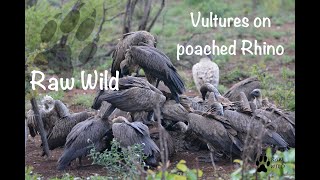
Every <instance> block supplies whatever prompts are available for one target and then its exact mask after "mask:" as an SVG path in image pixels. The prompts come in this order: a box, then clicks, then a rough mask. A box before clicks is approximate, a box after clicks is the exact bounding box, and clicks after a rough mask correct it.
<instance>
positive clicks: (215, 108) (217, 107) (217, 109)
mask: <svg viewBox="0 0 320 180" xmlns="http://www.w3.org/2000/svg"><path fill="white" fill-rule="evenodd" d="M210 111H211V112H213V113H214V114H216V115H219V116H223V115H224V112H223V106H222V104H221V103H219V102H213V103H212V104H211V106H210Z"/></svg>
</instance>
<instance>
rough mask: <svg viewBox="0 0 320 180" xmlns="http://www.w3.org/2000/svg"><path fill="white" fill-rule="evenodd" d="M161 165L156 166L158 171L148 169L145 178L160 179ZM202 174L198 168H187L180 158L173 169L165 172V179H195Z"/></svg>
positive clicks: (149, 179) (150, 179) (148, 179)
mask: <svg viewBox="0 0 320 180" xmlns="http://www.w3.org/2000/svg"><path fill="white" fill-rule="evenodd" d="M160 169H161V167H159V168H158V172H157V173H156V172H153V171H152V170H148V177H147V180H160V179H161V176H162V171H161V170H160ZM202 175H203V172H202V170H200V169H198V170H197V169H189V168H188V167H187V165H186V161H185V160H180V161H179V163H178V164H177V165H176V167H175V168H174V169H172V170H171V171H170V172H167V171H166V172H165V176H164V177H165V179H167V180H187V179H188V180H197V179H198V178H201V177H202ZM197 176H198V177H197Z"/></svg>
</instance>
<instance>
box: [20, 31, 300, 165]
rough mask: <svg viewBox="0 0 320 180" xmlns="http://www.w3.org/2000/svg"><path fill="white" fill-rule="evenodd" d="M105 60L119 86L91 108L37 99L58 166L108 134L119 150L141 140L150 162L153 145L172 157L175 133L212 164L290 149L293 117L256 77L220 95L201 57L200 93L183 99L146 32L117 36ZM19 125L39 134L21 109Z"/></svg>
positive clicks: (101, 144) (106, 141)
mask: <svg viewBox="0 0 320 180" xmlns="http://www.w3.org/2000/svg"><path fill="white" fill-rule="evenodd" d="M112 58H113V63H112V67H111V74H112V75H113V76H115V74H116V71H119V72H120V78H119V90H118V91H113V90H99V91H98V92H97V94H96V95H95V98H94V101H93V102H92V109H93V110H88V111H84V112H78V113H72V112H70V111H69V110H68V108H67V106H66V105H65V104H64V103H63V102H61V101H60V100H56V99H53V98H52V97H50V96H45V97H44V98H43V99H42V100H41V105H39V111H40V116H41V118H42V121H43V124H44V130H45V132H46V133H47V141H48V145H49V149H50V150H54V149H55V148H58V147H63V148H64V150H63V153H62V154H61V156H60V158H59V160H58V162H57V169H58V170H64V169H67V168H68V166H71V162H72V161H73V160H75V159H77V158H78V159H79V163H80V164H81V158H82V157H85V156H86V155H88V154H89V152H90V149H92V144H94V146H95V149H96V150H97V151H100V152H102V151H104V150H108V148H110V144H111V141H112V140H113V138H115V139H116V140H117V141H118V142H120V146H121V148H126V147H128V146H131V145H134V144H136V143H138V144H141V145H142V147H143V153H144V154H145V155H146V157H147V158H146V159H145V163H146V164H147V165H149V166H151V167H155V166H157V165H159V162H160V161H161V158H160V149H163V150H164V151H165V152H166V155H167V158H168V159H169V160H170V158H172V157H173V156H174V155H175V152H176V148H177V145H176V138H179V137H184V138H182V139H179V140H180V141H182V142H184V147H183V148H185V149H187V150H200V149H206V150H208V155H209V154H210V155H211V156H210V157H211V158H210V159H209V160H212V161H215V160H218V159H221V158H243V157H247V158H249V159H251V160H255V158H256V157H257V156H259V155H260V154H261V153H262V152H264V150H265V149H266V148H267V147H271V148H272V149H273V150H281V151H284V150H287V149H288V148H291V147H295V114H294V113H293V112H288V111H285V110H281V109H279V108H277V107H276V106H275V105H274V104H272V103H270V102H269V101H268V99H267V98H266V97H264V96H263V95H262V91H261V89H260V88H261V87H260V82H259V81H258V79H257V78H255V77H251V78H248V79H245V80H243V81H240V82H238V83H236V84H234V85H233V86H232V87H231V88H230V89H229V90H228V91H227V92H226V93H225V94H223V95H221V94H220V93H219V91H218V89H217V86H218V84H219V68H218V66H217V65H216V64H215V63H214V62H213V61H212V60H211V59H210V58H208V57H204V58H202V59H201V60H200V61H199V62H198V63H197V64H195V65H194V66H193V68H192V74H193V79H194V82H195V84H196V87H197V90H198V92H199V96H196V97H190V96H187V95H185V94H184V93H185V85H184V82H183V80H182V78H181V76H180V75H179V74H178V72H177V69H176V68H175V66H174V65H173V64H172V62H171V60H170V59H169V58H168V56H166V54H165V53H164V52H162V51H160V50H159V49H157V48H156V38H155V37H154V36H153V35H152V34H150V33H149V32H146V31H137V32H131V33H128V34H125V35H123V37H122V39H120V41H119V42H118V44H117V47H116V49H115V51H114V52H113V55H112ZM139 69H143V70H144V73H145V78H143V77H141V75H139ZM160 122H161V123H160ZM26 128H28V129H29V134H30V135H31V136H32V137H34V136H36V135H37V134H39V126H38V125H37V123H36V120H35V115H34V112H33V111H32V110H29V111H28V112H27V113H26ZM173 132H175V133H179V134H182V135H185V136H173V135H172V133H173ZM159 134H162V135H161V137H162V141H160V136H159ZM161 144H162V145H161ZM160 145H161V147H160ZM208 157H209V156H208Z"/></svg>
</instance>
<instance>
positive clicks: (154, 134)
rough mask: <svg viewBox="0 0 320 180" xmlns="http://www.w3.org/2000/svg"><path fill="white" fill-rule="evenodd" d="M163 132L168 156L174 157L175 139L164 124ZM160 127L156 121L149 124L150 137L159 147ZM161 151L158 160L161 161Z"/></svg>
mask: <svg viewBox="0 0 320 180" xmlns="http://www.w3.org/2000/svg"><path fill="white" fill-rule="evenodd" d="M160 128H161V129H162V132H163V139H164V143H165V145H164V146H165V147H167V148H168V158H170V157H172V156H173V155H174V154H175V148H174V144H173V140H172V137H171V135H170V134H169V133H168V131H167V130H166V129H165V128H163V126H161V127H160ZM160 128H159V127H158V124H157V123H154V124H153V125H151V126H149V131H150V137H151V139H152V140H153V141H154V142H155V143H156V144H157V146H158V147H160ZM159 155H160V153H159V154H157V160H158V161H160V156H159Z"/></svg>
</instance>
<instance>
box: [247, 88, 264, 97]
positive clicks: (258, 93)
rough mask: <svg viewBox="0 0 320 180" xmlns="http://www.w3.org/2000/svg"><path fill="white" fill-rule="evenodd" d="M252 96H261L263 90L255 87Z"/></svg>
mask: <svg viewBox="0 0 320 180" xmlns="http://www.w3.org/2000/svg"><path fill="white" fill-rule="evenodd" d="M250 96H251V97H252V98H253V99H254V98H260V97H261V90H260V89H254V90H253V91H251V93H250Z"/></svg>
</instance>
